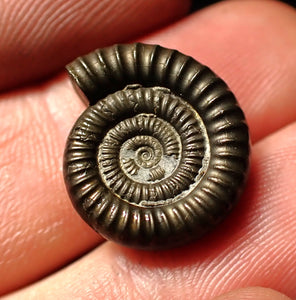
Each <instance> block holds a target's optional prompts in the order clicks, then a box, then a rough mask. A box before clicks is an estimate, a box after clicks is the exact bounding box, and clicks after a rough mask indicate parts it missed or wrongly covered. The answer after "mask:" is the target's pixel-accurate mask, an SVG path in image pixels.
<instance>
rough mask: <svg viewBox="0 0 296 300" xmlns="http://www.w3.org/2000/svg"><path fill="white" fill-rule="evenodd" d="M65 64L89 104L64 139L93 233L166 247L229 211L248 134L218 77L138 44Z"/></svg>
mask: <svg viewBox="0 0 296 300" xmlns="http://www.w3.org/2000/svg"><path fill="white" fill-rule="evenodd" d="M67 69H68V72H69V74H70V76H71V78H72V80H73V82H74V83H75V85H77V86H78V87H79V90H80V94H84V95H85V97H86V99H88V101H89V103H90V104H91V106H89V107H88V108H87V109H86V110H85V112H83V114H82V115H81V116H80V118H79V119H78V120H77V122H76V124H75V125H74V127H73V129H72V131H71V133H70V135H69V137H68V141H67V145H66V150H65V155H64V176H65V182H66V186H67V189H68V192H69V195H70V197H71V200H72V203H73V205H74V207H75V208H76V210H77V211H78V213H79V214H80V215H81V217H82V218H83V219H84V220H85V221H86V222H87V223H88V224H89V225H90V226H91V227H92V228H94V230H96V231H97V232H99V233H100V234H101V235H103V236H104V237H106V238H107V239H110V240H113V241H115V242H118V243H120V244H124V245H126V246H130V247H136V248H144V249H157V248H169V247H175V246H178V245H181V244H184V243H186V242H188V241H190V240H193V239H196V238H198V237H200V236H202V235H203V234H204V233H205V232H207V231H209V230H210V229H211V228H213V227H214V226H215V225H217V224H218V223H219V222H221V221H222V220H223V219H224V218H225V217H226V216H227V214H228V213H229V212H230V210H231V209H232V207H233V206H234V204H236V202H237V200H238V198H239V196H240V194H241V191H242V188H243V186H244V183H245V181H246V177H247V171H248V166H249V134H248V127H247V125H246V122H245V118H244V114H243V112H242V110H241V109H240V107H239V106H238V104H237V101H236V99H235V97H234V95H233V94H232V92H231V91H230V90H229V89H228V87H227V85H226V84H225V83H224V82H223V81H222V80H221V79H220V78H218V77H217V76H216V75H215V74H214V73H213V72H212V71H211V70H210V69H209V68H207V67H206V66H204V65H202V64H200V63H198V62H197V61H195V60H194V59H193V58H191V57H188V56H185V55H184V54H181V53H180V52H178V51H176V50H170V49H166V48H163V47H160V46H155V45H146V44H139V43H137V44H130V45H115V46H113V47H108V48H104V49H99V50H96V51H94V52H92V53H90V54H88V55H86V56H84V57H80V58H77V59H76V60H75V61H73V62H72V63H71V64H69V65H68V66H67Z"/></svg>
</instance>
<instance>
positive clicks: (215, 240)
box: [0, 0, 296, 300]
mask: <svg viewBox="0 0 296 300" xmlns="http://www.w3.org/2000/svg"><path fill="white" fill-rule="evenodd" d="M188 7H189V1H188V0H185V1H179V0H158V1H156V0H151V1H144V0H139V1H134V0H126V1H95V0H90V1H84V0H77V1H58V0H55V1H43V2H42V3H41V2H40V3H38V4H37V2H36V1H35V2H33V1H25V0H21V1H18V0H15V1H10V2H9V3H8V2H1V3H0V8H2V9H0V11H1V13H2V17H1V22H2V23H1V27H0V28H2V32H1V34H0V66H1V69H0V89H1V90H2V95H1V96H0V98H1V99H0V120H1V125H0V130H1V132H0V149H1V160H0V178H1V186H0V188H1V196H0V197H1V198H0V199H1V200H0V211H1V219H0V230H1V234H0V245H1V247H0V278H1V284H0V292H1V293H2V294H4V293H7V292H12V291H15V290H16V289H17V288H21V287H25V286H26V285H29V284H30V283H33V284H32V285H30V286H27V287H25V288H24V289H22V290H20V291H17V292H15V293H13V294H11V295H9V296H7V298H5V299H199V300H203V299H216V300H218V299H219V300H222V299H228V300H231V299H247V298H248V299H269V300H270V299H282V300H284V299H288V298H287V297H286V296H284V295H282V294H280V293H279V292H281V293H284V294H286V295H287V296H289V297H291V298H292V299H295V298H296V285H295V282H296V242H295V241H296V230H295V229H296V217H295V216H296V201H295V182H296V134H295V132H296V122H295V121H296V101H295V95H296V84H295V83H296V82H295V78H296V60H295V57H296V12H295V10H294V9H293V8H291V7H289V6H286V5H284V4H282V3H280V2H275V1H251V0H245V1H226V2H222V3H220V4H216V5H213V6H211V7H208V8H207V9H204V10H201V11H199V12H197V13H195V14H193V15H190V16H188V17H186V18H184V19H182V20H180V21H179V22H178V23H175V24H173V23H172V21H173V20H175V19H176V18H178V17H181V16H182V15H184V14H185V13H186V11H187V10H188ZM168 23H171V25H170V26H169V27H163V26H164V24H168ZM159 27H163V29H162V30H161V31H157V32H154V33H152V31H153V30H154V29H155V28H159ZM144 32H151V33H150V34H149V35H148V36H146V37H144V38H141V39H140V41H143V42H148V43H156V44H161V45H163V46H165V47H169V48H175V49H178V50H179V51H181V52H184V53H185V54H188V55H191V56H193V57H194V58H196V59H197V60H198V61H200V62H202V63H204V64H206V65H208V66H209V67H210V68H211V69H213V70H214V71H215V72H216V73H217V74H218V75H219V76H220V77H221V78H223V79H224V80H225V81H226V82H227V84H228V85H229V86H230V88H231V89H232V90H233V92H234V94H235V95H236V96H237V99H238V101H239V103H240V105H241V107H242V108H243V110H244V112H245V114H246V118H247V121H248V124H249V128H250V133H251V138H252V143H253V146H252V160H251V171H250V177H249V181H248V184H247V187H246V190H245V192H244V195H243V197H242V199H241V201H240V203H239V205H238V206H237V207H236V208H235V209H234V211H233V213H232V214H231V215H230V216H229V217H228V218H227V220H226V221H224V222H223V223H222V224H221V225H220V226H219V228H217V229H215V230H214V231H213V232H211V233H210V234H208V235H207V236H205V237H204V238H202V239H201V240H199V241H196V242H195V243H192V244H189V245H187V246H184V247H182V248H179V249H173V250H169V251H165V252H163V251H161V252H144V251H136V250H130V249H126V248H124V247H121V246H118V245H115V244H114V243H112V242H105V241H104V240H103V238H101V237H100V236H98V235H97V234H96V233H94V232H93V231H92V229H90V228H89V227H88V226H87V225H85V224H84V222H83V221H82V220H81V219H80V217H79V216H78V215H77V213H76V212H75V211H74V209H73V208H72V205H71V203H70V200H69V197H68V195H67V193H66V190H65V187H64V183H63V175H62V156H63V149H64V145H65V141H66V138H67V135H68V132H69V130H70V128H71V127H72V125H73V123H74V122H75V120H76V119H77V117H78V116H79V114H80V113H81V112H82V111H83V110H84V108H85V107H84V104H83V103H82V101H81V100H80V99H79V98H78V96H77V95H76V93H75V91H74V89H73V88H72V86H71V84H70V81H69V79H68V77H67V76H66V74H65V72H62V73H61V74H58V72H59V70H61V69H62V68H63V66H64V65H65V64H66V63H68V62H70V61H71V60H72V59H74V58H75V57H76V56H78V55H81V54H85V53H87V52H89V51H91V50H94V49H95V48H99V47H103V46H106V45H111V44H114V43H118V42H122V41H129V40H132V39H135V37H136V36H138V35H140V34H143V33H144ZM54 74H55V75H54ZM49 77H50V79H48V78H49ZM46 78H47V79H46ZM37 80H38V81H37ZM8 89H9V91H8ZM66 265H67V266H66ZM63 266H66V267H65V268H62V267H63ZM55 271H57V272H55ZM54 272H55V273H54ZM45 276H46V277H45ZM41 278H43V279H42V280H41V281H38V282H35V281H37V280H39V279H41ZM34 282H35V283H34ZM252 286H257V287H252ZM260 286H261V287H260ZM269 288H270V289H269ZM271 289H273V290H271ZM275 290H277V291H279V292H276V291H275ZM228 292H229V293H228ZM223 293H227V294H225V295H224V296H223V295H222V294H223ZM219 295H222V296H220V297H219ZM215 297H218V298H215Z"/></svg>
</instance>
